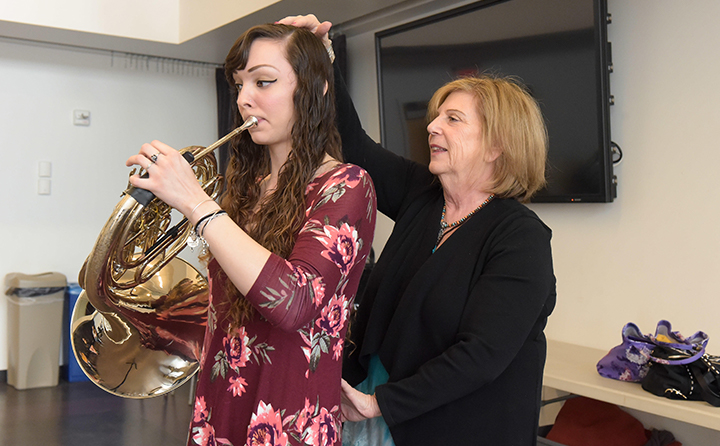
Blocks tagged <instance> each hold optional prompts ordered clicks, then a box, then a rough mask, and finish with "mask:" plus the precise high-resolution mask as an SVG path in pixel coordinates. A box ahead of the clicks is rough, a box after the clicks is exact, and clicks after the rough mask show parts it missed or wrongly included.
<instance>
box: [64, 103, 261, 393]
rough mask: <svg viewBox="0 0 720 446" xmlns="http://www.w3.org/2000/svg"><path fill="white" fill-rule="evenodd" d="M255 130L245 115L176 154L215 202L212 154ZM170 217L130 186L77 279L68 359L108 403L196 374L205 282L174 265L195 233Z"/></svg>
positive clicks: (218, 185) (165, 388) (217, 181)
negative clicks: (214, 137) (206, 141)
mask: <svg viewBox="0 0 720 446" xmlns="http://www.w3.org/2000/svg"><path fill="white" fill-rule="evenodd" d="M254 125H257V119H256V118H255V117H254V116H251V117H250V118H248V119H247V120H246V121H245V122H244V123H243V125H241V126H240V127H238V128H236V129H235V130H233V131H232V132H230V133H229V134H227V135H226V136H224V137H223V138H221V139H220V140H218V141H216V142H215V143H213V144H212V145H210V146H208V147H199V146H190V147H186V148H184V149H182V150H181V153H182V154H183V157H185V159H186V160H188V162H189V163H190V164H191V166H192V168H193V170H194V172H195V175H196V177H197V179H198V182H199V183H200V185H201V186H202V188H203V189H204V190H205V192H206V193H207V194H208V195H209V196H210V197H211V198H212V199H216V198H217V196H218V195H219V193H220V191H221V189H222V177H221V176H220V175H218V169H217V161H216V159H215V155H214V153H213V152H214V150H215V149H216V148H218V147H220V146H221V145H223V144H225V143H226V142H227V141H229V140H230V139H231V138H233V137H234V136H236V135H238V134H240V133H241V132H243V131H245V130H247V129H249V128H251V127H253V126H254ZM134 173H135V170H133V171H132V172H131V173H130V175H133V174H134ZM177 214H178V213H177V212H173V209H172V208H171V207H170V206H168V205H167V204H165V203H164V202H163V201H161V200H160V199H158V198H156V197H155V196H154V195H153V194H152V193H151V192H149V191H147V190H144V189H139V188H134V187H132V186H130V187H128V188H127V189H126V190H125V191H124V192H123V196H122V198H121V200H120V202H119V203H118V204H117V205H116V206H115V210H114V211H113V213H112V215H111V216H110V218H109V219H108V221H107V222H106V223H105V226H104V227H103V229H102V231H101V232H100V235H99V236H98V238H97V240H96V242H95V245H94V247H93V249H92V251H91V252H90V254H89V255H88V257H87V259H86V260H85V264H84V265H83V267H82V269H81V271H80V274H79V276H78V282H79V284H80V286H81V287H82V289H83V290H82V292H81V293H80V296H79V297H78V299H77V301H76V303H75V307H74V309H73V312H72V316H71V324H70V327H71V328H70V332H71V333H70V338H71V342H70V343H71V345H72V349H73V353H74V354H75V358H76V359H77V362H78V364H79V365H80V368H81V369H82V370H83V372H84V373H85V375H87V377H88V378H89V379H90V381H92V382H94V383H95V384H96V385H98V386H99V387H100V388H102V389H103V390H106V391H108V392H110V393H112V394H114V395H118V396H122V397H126V398H148V397H154V396H160V395H163V394H165V393H168V392H171V391H172V390H174V389H176V388H178V387H179V386H181V385H182V384H184V383H185V382H187V381H188V380H189V379H190V378H192V376H193V375H194V374H195V373H196V372H197V371H198V369H199V367H200V357H201V350H202V345H203V337H204V334H205V325H206V322H207V306H208V297H209V295H208V283H207V281H206V280H205V278H204V277H203V275H202V274H201V273H200V272H199V271H197V269H196V268H194V267H193V266H192V265H191V264H190V263H188V262H186V261H185V260H182V259H180V258H179V257H177V255H178V254H179V253H180V252H181V251H182V250H183V248H185V246H187V245H186V242H187V239H188V237H189V236H190V232H191V231H192V227H191V225H190V223H189V222H188V220H187V219H186V218H178V217H177ZM177 220H179V221H177Z"/></svg>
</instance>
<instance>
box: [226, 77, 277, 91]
mask: <svg viewBox="0 0 720 446" xmlns="http://www.w3.org/2000/svg"><path fill="white" fill-rule="evenodd" d="M275 82H277V79H273V80H271V81H257V82H256V84H257V86H258V87H260V88H262V87H267V86H268V85H270V84H274V83H275ZM235 88H236V89H237V91H238V93H239V92H240V90H241V89H242V84H235Z"/></svg>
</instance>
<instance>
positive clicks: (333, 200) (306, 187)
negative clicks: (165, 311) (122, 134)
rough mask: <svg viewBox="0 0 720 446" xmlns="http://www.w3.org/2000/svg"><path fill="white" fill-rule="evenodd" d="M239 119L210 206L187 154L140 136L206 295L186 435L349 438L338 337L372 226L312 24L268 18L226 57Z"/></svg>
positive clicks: (235, 439) (153, 185) (204, 439)
mask: <svg viewBox="0 0 720 446" xmlns="http://www.w3.org/2000/svg"><path fill="white" fill-rule="evenodd" d="M225 71H226V76H227V79H228V81H229V82H230V84H231V85H233V86H234V87H235V91H236V93H235V94H236V95H237V106H238V110H237V111H238V113H237V116H236V121H237V123H238V124H239V123H242V122H244V121H245V120H246V119H248V118H249V117H250V116H254V117H255V118H256V119H257V125H255V126H253V127H252V128H250V129H249V130H248V131H246V132H244V133H241V134H240V135H239V136H237V137H235V139H234V140H233V143H232V154H231V160H230V164H229V167H228V172H227V175H226V177H227V189H226V191H225V193H224V195H223V196H222V198H221V199H220V200H219V202H215V201H213V200H212V199H210V197H208V195H207V194H206V193H205V192H204V191H203V190H202V188H201V187H200V186H199V184H198V182H197V180H196V178H195V175H194V173H193V172H192V169H191V168H190V167H189V165H188V163H187V162H186V161H185V160H184V159H183V158H182V157H181V156H180V155H179V153H178V152H177V151H176V150H175V149H173V148H171V147H169V146H167V145H165V144H163V143H161V142H159V141H153V142H151V143H149V144H144V145H143V146H142V147H141V149H140V152H139V153H138V154H136V155H133V156H131V157H130V158H129V159H128V161H127V165H128V166H130V165H139V166H141V167H142V168H144V169H145V170H146V171H147V174H148V175H147V178H141V177H139V176H133V177H131V179H130V182H131V184H132V185H133V186H135V187H139V188H143V189H147V190H150V191H151V192H152V193H154V194H155V195H156V196H157V197H158V198H160V199H161V200H163V201H164V202H166V203H167V204H169V205H170V206H172V207H174V208H175V209H176V210H178V211H179V212H181V213H182V214H183V215H184V216H185V217H187V218H188V220H189V221H190V223H191V224H192V225H193V226H194V227H195V232H196V236H197V237H198V239H199V240H200V241H201V242H202V243H204V244H206V247H207V249H208V250H209V252H210V254H211V260H210V261H209V265H208V272H209V282H210V293H211V297H210V304H209V313H208V324H207V328H206V334H205V344H204V347H203V353H202V360H201V364H202V368H201V373H200V377H199V380H198V387H197V393H196V398H195V410H194V414H193V419H192V423H191V427H190V434H189V438H188V444H192V445H195V444H201V445H206V444H226V445H229V444H233V445H242V444H251V445H252V444H272V445H285V444H311V445H320V444H323V445H325V444H327V445H333V444H340V429H341V424H340V423H341V422H340V381H341V359H342V351H343V339H344V337H345V333H346V331H347V326H348V324H347V316H348V312H349V309H350V306H351V305H352V301H353V299H354V296H355V293H356V290H357V286H358V283H359V280H360V277H361V274H362V271H363V267H364V264H365V258H366V257H367V255H368V253H369V250H370V246H371V242H372V237H373V232H374V228H375V208H376V204H375V192H374V188H373V185H372V182H371V180H370V178H369V176H368V175H367V173H366V172H365V171H364V170H363V169H361V168H359V167H357V166H354V165H350V164H343V163H342V162H341V159H342V158H341V157H342V155H341V151H340V137H339V135H338V132H337V129H336V126H335V111H334V96H333V95H334V92H333V68H332V65H331V60H330V57H329V54H328V53H327V52H326V49H325V47H324V46H323V45H322V43H320V41H319V40H318V39H317V38H316V37H315V36H314V35H313V34H312V33H310V32H309V31H307V30H303V29H299V28H295V27H290V26H285V25H279V24H274V25H261V26H257V27H253V28H251V29H250V30H248V31H247V32H245V33H244V34H243V35H242V36H241V37H240V38H239V39H238V40H237V42H236V43H235V44H234V45H233V47H232V49H231V50H230V52H229V54H228V56H227V59H226V63H225Z"/></svg>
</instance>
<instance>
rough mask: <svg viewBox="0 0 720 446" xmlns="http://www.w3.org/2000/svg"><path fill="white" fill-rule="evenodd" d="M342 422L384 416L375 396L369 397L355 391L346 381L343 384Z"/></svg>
mask: <svg viewBox="0 0 720 446" xmlns="http://www.w3.org/2000/svg"><path fill="white" fill-rule="evenodd" d="M341 388H342V395H341V401H342V407H341V408H340V412H341V415H342V421H362V420H366V419H368V418H375V417H379V416H380V415H382V414H381V413H380V406H378V403H377V399H376V398H375V395H368V394H366V393H362V392H360V391H358V390H355V389H354V388H353V386H351V385H350V384H348V382H347V381H345V380H344V379H343V380H342V382H341Z"/></svg>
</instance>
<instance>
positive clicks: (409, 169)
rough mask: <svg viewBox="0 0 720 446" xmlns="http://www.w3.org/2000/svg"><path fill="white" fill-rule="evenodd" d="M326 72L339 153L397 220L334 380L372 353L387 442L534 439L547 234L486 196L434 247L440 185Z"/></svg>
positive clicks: (549, 284)
mask: <svg viewBox="0 0 720 446" xmlns="http://www.w3.org/2000/svg"><path fill="white" fill-rule="evenodd" d="M335 75H336V82H335V85H336V95H337V105H338V124H339V129H340V133H341V136H342V140H343V154H344V156H345V160H346V161H347V162H350V163H354V164H357V165H360V166H362V167H363V168H365V169H366V170H367V171H368V172H369V173H370V176H371V177H372V179H373V181H374V183H375V187H376V190H377V196H378V210H379V211H381V212H382V213H383V214H385V215H387V216H388V217H390V218H391V219H393V220H394V221H395V225H394V228H393V231H392V234H391V235H390V238H389V239H388V241H387V243H386V245H385V247H384V249H383V251H382V254H381V256H380V257H379V259H378V261H377V264H376V266H375V268H374V270H373V272H372V274H371V275H370V278H369V279H368V283H367V288H366V290H365V294H364V296H363V297H362V301H361V302H362V303H361V305H360V308H359V309H358V312H357V315H356V319H355V320H354V322H353V325H352V326H351V333H352V335H351V339H350V341H351V342H349V343H348V344H347V346H346V358H345V362H344V365H343V376H344V378H345V379H346V380H348V382H350V384H352V385H357V384H359V383H360V382H361V381H362V380H363V379H364V378H365V377H366V375H367V365H368V361H369V358H370V356H371V355H373V354H378V355H379V357H380V360H381V362H382V364H383V366H384V367H385V368H386V369H387V371H388V373H389V379H388V383H387V384H384V385H381V386H378V388H377V389H376V393H375V394H376V397H377V401H378V404H379V406H380V410H381V412H382V415H383V418H384V419H385V421H386V422H387V424H388V426H389V427H390V432H391V434H392V436H393V439H394V441H395V443H396V445H397V446H405V445H435V444H463V445H492V446H502V445H518V446H521V445H522V446H528V445H535V444H536V435H537V434H536V432H537V423H538V415H539V410H540V392H541V389H542V374H543V367H544V364H545V350H546V342H545V336H544V334H543V329H544V327H545V324H546V322H547V317H548V316H549V315H550V313H551V312H552V309H553V307H554V305H555V277H554V274H553V268H552V254H551V248H550V238H551V231H550V229H549V228H548V227H547V226H545V224H543V222H542V221H541V220H540V219H539V218H538V217H537V215H535V213H533V212H532V211H531V210H529V209H528V208H526V207H525V206H523V205H522V204H520V203H519V202H517V201H515V200H509V199H495V200H493V201H491V202H490V203H489V204H488V205H487V206H486V207H484V208H483V209H481V210H480V211H479V212H478V213H476V214H475V215H474V216H473V217H471V218H470V219H469V220H467V222H465V223H464V224H463V225H462V226H460V227H459V228H458V229H457V230H456V231H455V232H454V233H453V235H452V236H450V237H449V238H448V239H447V240H446V241H445V242H444V243H443V245H442V246H440V247H439V248H438V249H437V251H436V252H435V253H434V254H433V253H432V249H433V246H434V245H435V242H436V239H437V234H438V229H439V224H440V216H441V212H442V206H443V194H442V190H441V187H440V184H439V182H438V181H437V180H436V179H435V177H434V176H433V175H432V174H431V173H430V172H429V171H428V169H427V167H425V166H422V165H420V164H417V163H414V162H411V161H408V160H406V159H404V158H401V157H399V156H396V155H394V154H393V153H391V152H389V151H387V150H385V149H383V148H382V147H381V146H379V145H378V144H376V143H375V142H373V141H372V140H371V139H370V138H369V137H368V136H367V135H366V134H365V132H364V130H363V129H362V127H361V124H360V121H359V119H358V117H357V113H356V112H355V109H354V106H353V104H352V101H351V99H350V97H349V95H348V93H347V89H346V88H345V86H344V83H343V81H342V79H341V78H340V75H339V73H338V71H337V70H336V73H335ZM353 344H354V345H353Z"/></svg>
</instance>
